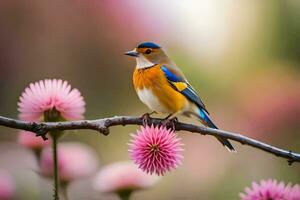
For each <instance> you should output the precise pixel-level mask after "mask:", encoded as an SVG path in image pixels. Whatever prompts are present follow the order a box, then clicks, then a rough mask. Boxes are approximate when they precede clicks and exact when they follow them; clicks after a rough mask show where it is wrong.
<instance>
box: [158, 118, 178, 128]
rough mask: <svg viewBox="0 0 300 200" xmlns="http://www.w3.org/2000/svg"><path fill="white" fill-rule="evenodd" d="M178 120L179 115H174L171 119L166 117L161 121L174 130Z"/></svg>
mask: <svg viewBox="0 0 300 200" xmlns="http://www.w3.org/2000/svg"><path fill="white" fill-rule="evenodd" d="M177 122H178V118H177V117H173V118H171V119H165V120H163V121H162V122H161V125H162V126H165V127H167V128H171V129H172V130H176V123H177Z"/></svg>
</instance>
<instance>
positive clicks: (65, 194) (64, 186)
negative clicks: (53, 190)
mask: <svg viewBox="0 0 300 200" xmlns="http://www.w3.org/2000/svg"><path fill="white" fill-rule="evenodd" d="M60 185H61V190H62V195H63V197H64V200H68V199H69V198H68V185H69V184H68V182H61V183H60Z"/></svg>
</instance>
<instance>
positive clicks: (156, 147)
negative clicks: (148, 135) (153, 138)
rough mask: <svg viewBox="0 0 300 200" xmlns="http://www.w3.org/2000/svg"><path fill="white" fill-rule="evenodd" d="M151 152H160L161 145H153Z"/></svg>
mask: <svg viewBox="0 0 300 200" xmlns="http://www.w3.org/2000/svg"><path fill="white" fill-rule="evenodd" d="M150 152H152V153H158V152H159V146H158V145H157V144H153V145H151V147H150Z"/></svg>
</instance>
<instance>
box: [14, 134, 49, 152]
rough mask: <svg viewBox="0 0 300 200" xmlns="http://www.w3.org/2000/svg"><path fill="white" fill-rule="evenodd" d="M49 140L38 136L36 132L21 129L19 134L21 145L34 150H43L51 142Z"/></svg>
mask: <svg viewBox="0 0 300 200" xmlns="http://www.w3.org/2000/svg"><path fill="white" fill-rule="evenodd" d="M50 141H51V140H50V139H49V140H43V139H42V138H41V137H36V135H35V133H32V132H29V131H20V133H19V135H18V143H19V144H20V145H21V146H24V147H26V148H29V149H32V150H41V149H42V148H44V147H45V146H48V145H49V144H50Z"/></svg>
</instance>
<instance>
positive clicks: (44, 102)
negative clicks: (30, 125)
mask: <svg viewBox="0 0 300 200" xmlns="http://www.w3.org/2000/svg"><path fill="white" fill-rule="evenodd" d="M18 106H19V108H18V110H19V112H20V114H19V118H20V119H22V120H26V121H40V120H41V119H42V117H43V114H44V112H46V111H52V110H55V111H58V112H59V114H60V117H62V118H64V119H66V120H77V119H81V118H83V113H84V111H85V102H84V100H83V97H82V96H81V94H80V92H79V90H77V89H71V86H70V85H69V84H68V82H67V81H62V80H60V79H59V80H57V79H46V80H41V81H38V82H35V83H31V84H30V85H29V86H28V87H27V88H25V91H24V92H23V93H22V95H21V97H20V101H19V103H18Z"/></svg>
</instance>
